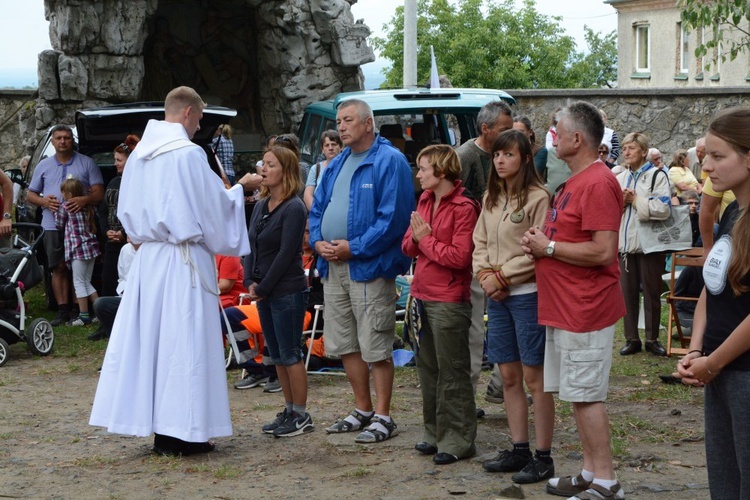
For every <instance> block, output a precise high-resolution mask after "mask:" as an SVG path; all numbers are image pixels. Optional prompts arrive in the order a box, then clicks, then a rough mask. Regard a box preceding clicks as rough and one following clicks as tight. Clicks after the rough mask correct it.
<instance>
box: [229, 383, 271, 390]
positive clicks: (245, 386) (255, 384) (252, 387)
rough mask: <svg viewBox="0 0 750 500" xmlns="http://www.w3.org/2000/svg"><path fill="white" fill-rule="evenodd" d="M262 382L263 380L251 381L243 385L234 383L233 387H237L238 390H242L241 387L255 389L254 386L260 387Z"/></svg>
mask: <svg viewBox="0 0 750 500" xmlns="http://www.w3.org/2000/svg"><path fill="white" fill-rule="evenodd" d="M264 384H265V382H255V383H252V384H249V385H243V386H237V384H235V386H234V388H235V389H239V390H242V389H255V388H256V387H261V386H262V385H264Z"/></svg>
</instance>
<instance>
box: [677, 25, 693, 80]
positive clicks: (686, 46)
mask: <svg viewBox="0 0 750 500" xmlns="http://www.w3.org/2000/svg"><path fill="white" fill-rule="evenodd" d="M677 24H679V26H680V50H679V53H680V68H679V70H680V73H687V72H688V68H689V67H690V32H689V31H687V30H686V29H685V26H684V25H683V24H682V23H677Z"/></svg>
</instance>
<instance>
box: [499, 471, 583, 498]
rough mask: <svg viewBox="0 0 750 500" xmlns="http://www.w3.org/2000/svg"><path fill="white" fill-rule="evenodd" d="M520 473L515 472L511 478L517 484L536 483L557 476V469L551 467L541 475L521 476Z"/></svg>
mask: <svg viewBox="0 0 750 500" xmlns="http://www.w3.org/2000/svg"><path fill="white" fill-rule="evenodd" d="M519 474H520V473H519ZM519 474H514V475H513V477H511V478H510V480H511V481H513V482H514V483H516V484H534V483H539V482H541V481H544V480H546V479H552V478H553V477H554V476H555V469H551V470H549V471H548V472H547V473H546V474H542V475H540V476H539V477H531V476H520V477H519ZM548 486H549V485H548ZM571 496H572V495H571Z"/></svg>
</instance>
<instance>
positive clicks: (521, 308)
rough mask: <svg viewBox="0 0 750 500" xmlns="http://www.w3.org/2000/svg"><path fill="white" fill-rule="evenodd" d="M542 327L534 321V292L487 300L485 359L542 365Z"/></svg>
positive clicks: (535, 316) (535, 312)
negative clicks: (498, 299) (501, 299)
mask: <svg viewBox="0 0 750 500" xmlns="http://www.w3.org/2000/svg"><path fill="white" fill-rule="evenodd" d="M544 338H545V327H544V326H541V325H539V323H538V322H537V293H536V292H533V293H524V294H521V295H511V296H509V297H508V298H507V299H505V300H503V301H501V302H498V301H496V300H492V299H490V300H488V301H487V360H488V361H489V362H490V363H498V364H502V363H514V362H516V361H521V363H523V364H524V365H526V366H541V365H543V364H544Z"/></svg>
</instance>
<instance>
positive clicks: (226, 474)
mask: <svg viewBox="0 0 750 500" xmlns="http://www.w3.org/2000/svg"><path fill="white" fill-rule="evenodd" d="M240 474H242V470H240V469H239V467H232V466H231V465H221V466H219V467H218V468H217V469H215V470H214V471H213V475H214V477H215V478H216V479H234V478H236V477H238V476H239V475H240Z"/></svg>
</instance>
